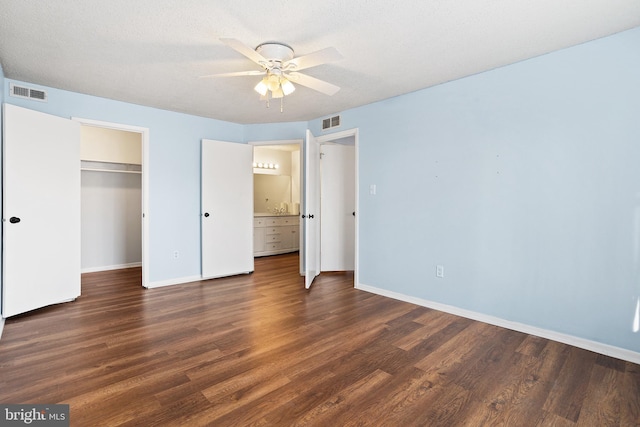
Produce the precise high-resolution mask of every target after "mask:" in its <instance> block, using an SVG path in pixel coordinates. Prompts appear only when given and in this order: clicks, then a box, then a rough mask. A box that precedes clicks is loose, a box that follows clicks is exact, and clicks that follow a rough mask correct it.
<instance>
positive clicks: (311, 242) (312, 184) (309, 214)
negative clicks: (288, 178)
mask: <svg viewBox="0 0 640 427" xmlns="http://www.w3.org/2000/svg"><path fill="white" fill-rule="evenodd" d="M304 148H305V156H304V192H303V195H302V196H303V200H304V214H303V215H302V218H303V219H302V226H303V227H302V228H303V230H304V286H305V288H307V289H309V288H310V287H311V285H312V284H313V279H315V278H316V276H318V274H320V145H319V144H318V141H316V138H315V137H314V136H313V134H312V133H311V131H309V130H307V138H306V140H305V143H304Z"/></svg>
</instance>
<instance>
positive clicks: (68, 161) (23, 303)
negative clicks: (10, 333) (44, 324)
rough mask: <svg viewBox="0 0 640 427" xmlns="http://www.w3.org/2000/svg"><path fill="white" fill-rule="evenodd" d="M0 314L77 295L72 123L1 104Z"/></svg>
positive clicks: (76, 159)
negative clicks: (0, 227)
mask: <svg viewBox="0 0 640 427" xmlns="http://www.w3.org/2000/svg"><path fill="white" fill-rule="evenodd" d="M3 108H4V123H3V132H4V133H3V135H4V138H3V141H4V144H3V145H4V147H3V148H4V152H3V173H4V176H3V218H2V221H3V233H2V238H3V239H2V243H3V251H2V267H3V268H2V285H3V286H2V317H9V316H14V315H16V314H20V313H24V312H27V311H30V310H34V309H37V308H40V307H45V306H48V305H51V304H56V303H59V302H64V301H70V300H73V299H75V298H77V297H78V296H80V124H79V123H78V122H74V121H72V120H68V119H64V118H61V117H57V116H52V115H50V114H44V113H40V112H37V111H33V110H28V109H26V108H21V107H16V106H14V105H11V104H4V105H3Z"/></svg>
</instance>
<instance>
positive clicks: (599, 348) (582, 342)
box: [356, 283, 640, 364]
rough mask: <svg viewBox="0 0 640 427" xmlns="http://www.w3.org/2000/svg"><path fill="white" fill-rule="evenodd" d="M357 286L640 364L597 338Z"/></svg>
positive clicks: (636, 356)
mask: <svg viewBox="0 0 640 427" xmlns="http://www.w3.org/2000/svg"><path fill="white" fill-rule="evenodd" d="M356 289H359V290H361V291H365V292H370V293H373V294H377V295H381V296H384V297H388V298H393V299H396V300H400V301H404V302H408V303H411V304H416V305H419V306H422V307H427V308H432V309H434V310H438V311H443V312H445V313H449V314H453V315H456V316H460V317H465V318H467V319H471V320H477V321H479V322H484V323H488V324H490V325H494V326H499V327H501V328H506V329H511V330H513V331H517V332H522V333H525V334H529V335H535V336H537V337H541V338H546V339H549V340H552V341H557V342H561V343H563V344H568V345H571V346H574V347H578V348H582V349H584V350H589V351H593V352H596V353H600V354H604V355H605V356H611V357H615V358H617V359H622V360H626V361H628V362H632V363H637V364H640V353H637V352H635V351H631V350H627V349H625V348H620V347H615V346H612V345H608V344H603V343H600V342H597V341H591V340H587V339H584V338H580V337H576V336H573V335H568V334H563V333H560V332H555V331H550V330H548V329H542V328H537V327H535V326H531V325H526V324H524V323H518V322H512V321H510V320H505V319H501V318H499V317H494V316H489V315H487V314H482V313H478V312H475V311H471V310H466V309H463V308H459V307H454V306H451V305H447V304H442V303H438V302H434V301H429V300H425V299H422V298H417V297H412V296H408V295H404V294H400V293H398V292H393V291H389V290H387V289H381V288H376V287H375V286H368V285H363V284H361V283H358V284H357V285H356Z"/></svg>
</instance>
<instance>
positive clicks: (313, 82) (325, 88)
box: [286, 73, 340, 96]
mask: <svg viewBox="0 0 640 427" xmlns="http://www.w3.org/2000/svg"><path fill="white" fill-rule="evenodd" d="M286 77H287V78H288V79H289V80H291V81H292V82H293V83H298V84H299V85H302V86H306V87H308V88H309V89H313V90H317V91H318V92H322V93H324V94H325V95H329V96H331V95H335V94H336V93H337V92H338V91H339V90H340V87H338V86H336V85H334V84H331V83H329V82H325V81H324V80H320V79H316V78H315V77H311V76H309V75H307V74H302V73H289V74H288V75H287V76H286Z"/></svg>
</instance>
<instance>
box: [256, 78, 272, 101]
mask: <svg viewBox="0 0 640 427" xmlns="http://www.w3.org/2000/svg"><path fill="white" fill-rule="evenodd" d="M265 80H266V77H265V78H264V79H262V80H260V82H258V84H257V85H256V87H254V89H255V91H256V92H258V93H259V94H260V95H262V96H266V95H267V91H268V90H269V87H268V86H267V85H266V83H265Z"/></svg>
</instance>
